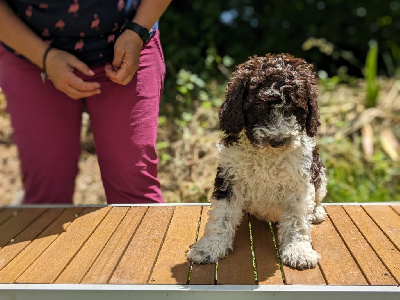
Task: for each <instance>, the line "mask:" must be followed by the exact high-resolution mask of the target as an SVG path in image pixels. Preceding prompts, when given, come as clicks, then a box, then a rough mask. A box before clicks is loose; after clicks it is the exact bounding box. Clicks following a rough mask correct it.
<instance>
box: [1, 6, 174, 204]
mask: <svg viewBox="0 0 400 300" xmlns="http://www.w3.org/2000/svg"><path fill="white" fill-rule="evenodd" d="M170 2H171V0H142V1H138V0H107V1H103V0H84V1H79V0H73V1H68V0H52V1H46V0H0V41H1V42H2V44H1V45H0V87H1V88H2V90H3V92H4V94H5V96H6V99H7V109H8V112H9V114H10V117H11V125H12V127H13V132H14V134H13V138H14V142H15V144H16V145H17V148H18V153H19V157H20V162H21V174H22V181H23V186H24V190H25V196H24V199H23V201H24V203H26V204H28V203H29V204H43V203H72V196H73V193H74V186H75V178H76V176H77V173H78V161H79V156H80V152H81V146H80V127H81V116H82V112H83V111H84V110H86V111H87V112H88V114H89V115H90V118H91V125H92V131H93V135H94V140H95V145H96V152H97V155H98V160H99V165H100V170H101V177H102V181H103V186H104V189H105V193H106V197H107V203H110V204H113V203H151V202H153V203H161V202H163V198H162V193H161V189H160V183H159V180H158V178H157V164H158V158H157V154H156V149H155V143H156V136H157V125H158V124H157V120H158V112H159V104H160V100H161V94H162V90H163V83H164V76H165V63H164V57H163V52H162V47H161V43H160V34H159V30H158V20H159V18H160V17H161V16H162V14H163V13H164V11H165V10H166V8H167V7H168V5H169V3H170Z"/></svg>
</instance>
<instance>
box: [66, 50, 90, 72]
mask: <svg viewBox="0 0 400 300" xmlns="http://www.w3.org/2000/svg"><path fill="white" fill-rule="evenodd" d="M68 63H69V64H70V65H71V66H72V67H73V68H74V69H76V70H78V71H79V72H81V73H82V74H84V75H88V76H93V75H94V72H93V71H92V70H91V69H90V68H89V67H88V65H87V64H85V63H84V62H82V61H81V60H79V59H78V58H76V57H75V56H72V55H71V56H70V57H69V60H68Z"/></svg>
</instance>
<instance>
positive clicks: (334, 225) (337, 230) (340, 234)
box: [328, 205, 372, 285]
mask: <svg viewBox="0 0 400 300" xmlns="http://www.w3.org/2000/svg"><path fill="white" fill-rule="evenodd" d="M340 207H341V208H342V209H343V206H342V205H341V206H340ZM343 211H344V212H345V213H346V214H347V212H346V211H345V210H344V209H343ZM349 217H350V216H349ZM328 218H329V219H330V221H331V223H332V225H333V228H335V230H336V232H337V233H338V234H339V237H340V238H341V240H342V242H343V244H344V245H345V246H346V249H347V251H348V252H349V253H350V255H351V257H352V258H353V260H354V262H355V263H356V264H357V267H358V269H359V270H360V272H361V274H362V275H363V276H364V278H365V280H366V281H367V283H368V285H371V281H370V280H369V278H368V276H367V275H366V274H365V272H364V270H363V269H362V268H361V265H360V262H359V261H358V260H357V258H356V257H355V255H354V253H353V252H352V251H351V249H350V247H349V245H348V243H347V242H346V240H345V239H344V237H343V235H342V233H341V232H340V230H339V229H338V227H337V225H336V224H335V222H334V221H333V219H332V217H331V216H329V214H328ZM350 220H351V222H352V223H353V224H354V222H353V220H352V219H351V218H350ZM354 226H355V227H356V228H357V226H356V224H354ZM357 230H358V232H360V230H359V229H358V228H357ZM360 234H361V232H360ZM364 239H365V237H364ZM365 240H366V239H365ZM370 246H371V245H370ZM371 249H372V247H371Z"/></svg>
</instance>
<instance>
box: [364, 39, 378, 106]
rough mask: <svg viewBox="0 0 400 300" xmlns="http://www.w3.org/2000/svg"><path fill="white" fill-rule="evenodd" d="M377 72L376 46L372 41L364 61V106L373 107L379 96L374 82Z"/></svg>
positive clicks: (376, 83) (375, 81) (376, 84)
mask: <svg viewBox="0 0 400 300" xmlns="http://www.w3.org/2000/svg"><path fill="white" fill-rule="evenodd" d="M377 71H378V44H377V43H376V42H375V41H372V42H371V43H370V46H369V50H368V53H367V58H366V61H365V69H364V73H365V74H364V76H365V84H366V93H365V101H366V102H365V106H366V107H368V108H370V107H375V106H376V102H377V99H378V94H379V85H378V82H377V80H376V76H377Z"/></svg>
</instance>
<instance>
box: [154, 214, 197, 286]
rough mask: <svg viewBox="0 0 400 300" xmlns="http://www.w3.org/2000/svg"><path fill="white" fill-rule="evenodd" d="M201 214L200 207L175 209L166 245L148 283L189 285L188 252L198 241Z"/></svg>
mask: <svg viewBox="0 0 400 300" xmlns="http://www.w3.org/2000/svg"><path fill="white" fill-rule="evenodd" d="M200 214H201V207H200V206H177V207H176V208H175V211H174V215H173V217H172V220H171V224H170V226H169V228H168V231H167V235H166V237H165V241H164V244H163V246H162V248H161V251H160V254H159V256H158V258H157V261H156V264H155V267H154V269H153V272H152V274H151V275H150V281H149V282H148V283H151V284H186V283H187V279H188V274H189V267H190V262H189V261H188V260H187V258H186V252H187V250H188V249H189V246H190V245H192V244H193V243H194V242H195V240H196V233H197V227H198V223H199V220H200Z"/></svg>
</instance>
